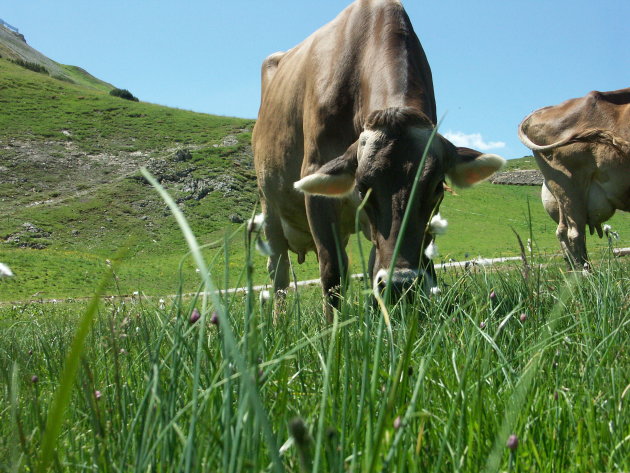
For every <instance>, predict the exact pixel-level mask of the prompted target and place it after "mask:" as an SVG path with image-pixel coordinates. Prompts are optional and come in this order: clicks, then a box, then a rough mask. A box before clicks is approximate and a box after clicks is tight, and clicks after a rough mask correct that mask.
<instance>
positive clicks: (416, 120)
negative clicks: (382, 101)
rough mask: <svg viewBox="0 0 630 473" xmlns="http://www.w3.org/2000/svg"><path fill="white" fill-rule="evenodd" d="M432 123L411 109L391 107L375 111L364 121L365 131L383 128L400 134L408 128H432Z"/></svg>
mask: <svg viewBox="0 0 630 473" xmlns="http://www.w3.org/2000/svg"><path fill="white" fill-rule="evenodd" d="M433 126H434V125H433V122H432V121H431V120H430V119H429V117H427V116H426V115H425V114H424V113H423V112H422V111H420V110H417V109H415V108H411V107H392V108H384V109H383V110H375V111H374V112H372V113H370V114H369V115H368V117H367V120H366V121H365V129H366V130H376V129H379V128H381V129H382V128H385V129H387V130H388V131H391V132H395V133H401V132H403V131H405V129H407V128H409V127H419V128H433Z"/></svg>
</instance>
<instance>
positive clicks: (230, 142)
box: [221, 135, 238, 146]
mask: <svg viewBox="0 0 630 473" xmlns="http://www.w3.org/2000/svg"><path fill="white" fill-rule="evenodd" d="M237 144H238V139H237V138H236V136H234V135H227V136H226V137H225V138H223V141H221V146H236V145H237Z"/></svg>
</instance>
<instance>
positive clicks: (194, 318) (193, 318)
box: [189, 307, 201, 325]
mask: <svg viewBox="0 0 630 473" xmlns="http://www.w3.org/2000/svg"><path fill="white" fill-rule="evenodd" d="M200 318H201V314H200V313H199V311H198V310H197V308H196V307H195V308H194V309H193V311H192V313H191V314H190V319H189V322H190V325H192V324H194V323H195V322H197V320H199V319H200Z"/></svg>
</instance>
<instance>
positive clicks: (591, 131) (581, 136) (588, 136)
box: [518, 112, 630, 154]
mask: <svg viewBox="0 0 630 473" xmlns="http://www.w3.org/2000/svg"><path fill="white" fill-rule="evenodd" d="M534 113H536V112H532V113H530V114H529V115H527V117H525V119H524V120H523V121H522V122H521V123H520V125H519V126H518V137H519V139H520V140H521V142H522V143H523V144H524V145H525V146H527V147H528V148H529V149H531V150H532V151H550V150H552V149H556V148H559V147H561V146H566V145H569V144H573V143H593V144H600V145H605V146H610V147H611V148H614V149H615V150H616V151H617V152H618V153H621V154H627V153H628V152H630V142H629V141H627V140H625V139H624V138H622V137H620V136H619V135H617V134H615V133H614V132H613V131H611V130H602V129H601V128H588V129H586V130H584V131H582V132H580V133H573V134H571V135H569V136H567V137H565V138H563V139H561V140H559V141H556V142H555V143H551V144H549V145H538V144H536V143H534V142H533V141H532V140H530V139H529V137H528V136H527V133H525V127H526V125H527V122H528V121H529V119H530V117H531V116H532V115H533V114H534Z"/></svg>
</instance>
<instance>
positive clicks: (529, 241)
mask: <svg viewBox="0 0 630 473" xmlns="http://www.w3.org/2000/svg"><path fill="white" fill-rule="evenodd" d="M527 251H529V252H530V253H531V252H532V239H531V238H528V239H527Z"/></svg>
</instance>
